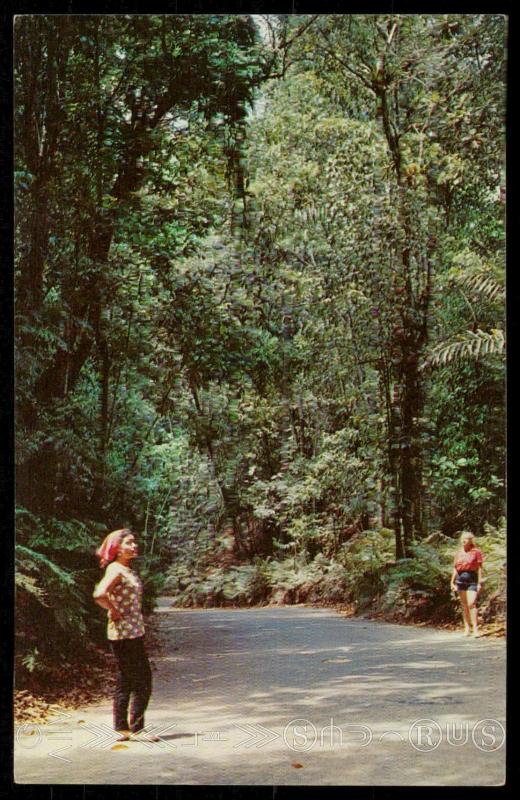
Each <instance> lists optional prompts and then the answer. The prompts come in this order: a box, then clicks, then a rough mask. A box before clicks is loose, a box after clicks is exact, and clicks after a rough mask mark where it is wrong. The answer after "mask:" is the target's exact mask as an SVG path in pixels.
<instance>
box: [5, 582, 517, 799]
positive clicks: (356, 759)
mask: <svg viewBox="0 0 520 800" xmlns="http://www.w3.org/2000/svg"><path fill="white" fill-rule="evenodd" d="M157 613H158V615H159V629H160V636H161V642H162V645H161V648H160V652H159V653H158V654H157V655H155V656H153V658H152V662H153V665H154V691H153V695H152V700H151V704H150V707H149V711H148V715H147V722H148V723H149V727H150V729H152V732H154V733H155V734H156V735H158V736H159V737H160V740H159V742H157V743H155V744H151V743H149V742H144V741H135V742H129V743H125V744H124V745H121V744H119V745H116V744H115V741H114V737H113V732H112V730H111V708H110V706H109V705H107V704H102V705H100V704H96V705H90V706H88V707H86V708H83V709H79V710H77V711H74V712H71V713H69V712H67V713H65V712H64V713H63V714H62V715H61V716H58V717H56V718H53V720H51V721H49V723H48V724H46V725H44V726H40V727H37V726H34V725H29V726H21V727H19V728H18V729H16V730H15V734H16V735H15V750H14V754H15V755H14V758H15V761H14V767H15V780H16V782H17V783H22V784H25V783H30V784H33V783H45V784H49V783H50V784H67V783H72V784H105V783H108V784H154V785H162V784H181V785H182V784H184V785H200V784H207V785H222V784H226V785H370V786H380V785H395V786H406V785H417V786H426V785H435V786H450V785H452V786H455V785H457V786H458V785H470V786H479V785H485V786H490V785H495V786H496V785H500V784H502V783H503V782H504V781H505V743H504V738H505V731H504V728H505V694H506V686H505V672H506V664H505V660H506V648H505V642H504V641H503V640H496V639H495V640H489V639H485V638H482V639H476V640H474V639H467V638H465V637H463V636H462V635H461V634H459V633H454V632H451V631H450V632H447V631H439V630H436V629H434V628H425V627H419V628H417V627H407V626H400V625H392V624H388V623H382V622H374V621H370V620H366V619H362V618H355V619H351V618H345V617H343V616H341V615H339V614H338V613H336V612H334V611H329V610H327V609H321V608H311V607H307V606H289V607H281V608H278V607H266V608H255V609H240V610H234V609H208V610H178V609H174V608H172V607H171V600H170V599H169V598H161V600H160V602H159V605H158V609H157ZM114 746H115V749H113V748H114Z"/></svg>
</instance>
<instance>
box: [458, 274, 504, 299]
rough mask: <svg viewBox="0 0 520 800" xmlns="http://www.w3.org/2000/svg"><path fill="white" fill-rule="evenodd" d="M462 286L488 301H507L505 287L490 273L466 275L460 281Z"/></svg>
mask: <svg viewBox="0 0 520 800" xmlns="http://www.w3.org/2000/svg"><path fill="white" fill-rule="evenodd" d="M460 285H461V286H463V287H464V288H466V289H470V290H471V291H472V292H475V293H476V294H480V295H483V296H484V297H486V298H487V299H488V300H501V301H502V300H505V289H504V287H503V286H502V285H501V284H500V283H499V282H498V281H497V280H496V279H495V278H493V277H492V276H491V275H490V274H489V273H488V272H476V273H473V274H472V275H466V276H464V277H463V278H462V280H461V281H460Z"/></svg>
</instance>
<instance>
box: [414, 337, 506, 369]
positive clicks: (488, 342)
mask: <svg viewBox="0 0 520 800" xmlns="http://www.w3.org/2000/svg"><path fill="white" fill-rule="evenodd" d="M505 347H506V340H505V336H504V332H503V331H502V330H500V329H499V328H494V329H493V330H492V331H491V332H490V333H488V332H486V331H483V330H480V329H479V330H477V331H464V333H461V334H459V335H458V336H457V337H456V338H454V339H452V340H450V341H448V342H442V343H441V344H438V345H437V346H436V347H434V348H433V350H432V351H431V353H430V355H429V356H428V358H427V359H426V361H425V362H424V364H423V368H424V367H427V366H433V367H438V366H445V365H446V364H450V363H452V362H453V361H458V360H473V361H478V360H480V359H481V358H482V357H483V356H488V355H489V356H491V355H501V354H502V353H503V352H504V350H505Z"/></svg>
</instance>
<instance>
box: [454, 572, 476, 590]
mask: <svg viewBox="0 0 520 800" xmlns="http://www.w3.org/2000/svg"><path fill="white" fill-rule="evenodd" d="M455 585H456V587H457V589H458V591H459V592H467V591H470V592H476V591H478V576H477V573H476V572H459V574H458V575H457V577H456V578H455Z"/></svg>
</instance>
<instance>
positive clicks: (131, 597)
mask: <svg viewBox="0 0 520 800" xmlns="http://www.w3.org/2000/svg"><path fill="white" fill-rule="evenodd" d="M96 555H97V556H98V558H99V562H100V566H101V568H104V569H105V574H104V576H103V578H102V579H101V581H100V582H99V583H98V585H97V586H96V588H95V590H94V594H93V597H94V600H95V602H96V603H97V604H98V605H100V606H101V607H102V608H106V609H107V611H108V615H107V616H108V625H107V637H108V639H109V641H110V644H111V646H112V652H113V654H114V656H115V658H116V661H117V665H118V673H117V683H116V690H115V695H114V728H115V730H116V731H117V733H118V734H119V738H120V739H123V740H127V739H130V738H132V735H135V734H139V737H138V738H146V739H147V740H151V741H157V738H156V737H154V736H145V735H144V733H143V730H144V714H145V711H146V708H147V706H148V702H149V700H150V695H151V691H152V671H151V668H150V662H149V661H148V656H147V654H146V650H145V647H144V633H145V630H144V620H143V613H142V610H141V600H142V594H143V586H142V583H141V581H140V579H139V577H138V576H137V575H136V573H135V572H134V571H133V569H132V566H131V565H132V561H133V560H134V558H136V557H137V555H138V547H137V542H136V540H135V536H134V534H133V533H132V531H131V530H129V529H128V528H121V529H120V530H117V531H112V533H109V534H108V536H107V537H106V538H105V539H104V541H103V543H102V544H101V546H100V547H99V548H98V549H97V550H96ZM130 700H131V702H130ZM129 708H130V719H128V711H129Z"/></svg>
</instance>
